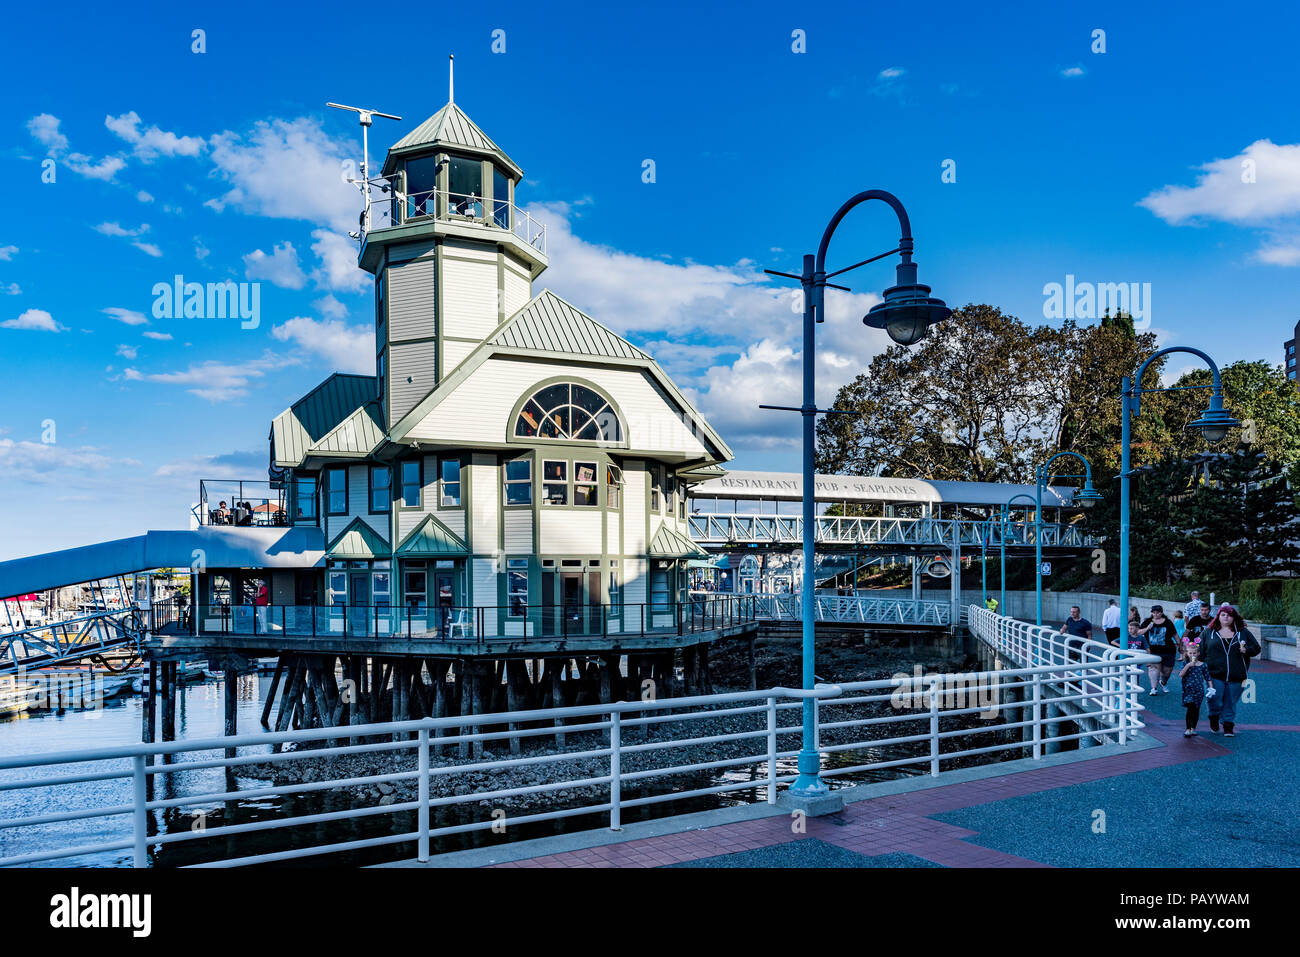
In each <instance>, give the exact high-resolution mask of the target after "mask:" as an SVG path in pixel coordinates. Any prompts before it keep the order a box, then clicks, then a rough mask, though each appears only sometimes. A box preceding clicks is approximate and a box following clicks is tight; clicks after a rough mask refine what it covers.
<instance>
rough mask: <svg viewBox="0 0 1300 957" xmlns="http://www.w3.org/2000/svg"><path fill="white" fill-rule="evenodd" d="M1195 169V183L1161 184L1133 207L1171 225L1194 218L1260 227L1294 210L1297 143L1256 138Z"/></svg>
mask: <svg viewBox="0 0 1300 957" xmlns="http://www.w3.org/2000/svg"><path fill="white" fill-rule="evenodd" d="M1199 169H1201V170H1202V173H1201V176H1200V177H1199V178H1198V179H1197V182H1196V185H1195V186H1164V187H1162V188H1160V189H1158V190H1156V191H1155V192H1153V193H1151V194H1150V195H1148V196H1146V197H1144V198H1143V199H1142V200H1141V201H1140V202H1139V203H1138V205H1139V206H1145V207H1146V208H1147V209H1149V210H1151V212H1153V213H1155V214H1156V215H1157V216H1159V217H1160V218H1161V219H1163V220H1164V221H1165V222H1167V223H1170V224H1172V225H1175V226H1177V225H1180V224H1182V223H1185V222H1188V221H1189V220H1192V219H1194V218H1196V217H1204V218H1206V219H1213V220H1220V221H1223V222H1229V223H1241V224H1247V225H1260V224H1264V223H1268V222H1270V221H1272V220H1275V219H1277V218H1279V217H1284V216H1294V215H1296V214H1300V143H1298V144H1292V145H1281V146H1279V145H1277V144H1275V143H1272V142H1271V141H1269V140H1256V141H1255V142H1254V143H1251V144H1250V145H1249V146H1247V147H1246V148H1245V149H1244V150H1242V152H1241V153H1239V154H1238V155H1236V156H1230V157H1228V158H1227V159H1216V160H1211V161H1210V162H1208V163H1205V164H1203V165H1201V166H1200V167H1199ZM1249 174H1253V175H1249ZM1251 179H1253V180H1254V181H1253V182H1250V181H1249V180H1251Z"/></svg>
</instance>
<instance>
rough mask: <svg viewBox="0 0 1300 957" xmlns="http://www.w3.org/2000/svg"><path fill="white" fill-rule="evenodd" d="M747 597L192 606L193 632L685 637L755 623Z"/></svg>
mask: <svg viewBox="0 0 1300 957" xmlns="http://www.w3.org/2000/svg"><path fill="white" fill-rule="evenodd" d="M757 612H758V607H757V601H756V599H755V597H754V596H752V595H716V596H707V597H705V596H699V597H692V598H690V599H686V600H683V601H665V602H625V603H622V604H586V603H584V604H570V605H564V604H559V605H523V604H513V605H442V606H425V605H411V606H408V607H398V606H395V605H386V604H370V605H344V604H337V605H271V604H267V605H251V604H237V605H230V604H208V605H200V606H199V607H198V630H199V632H200V633H201V634H222V635H284V636H288V637H297V638H329V637H335V638H406V639H417V638H418V639H426V640H433V641H472V642H486V641H494V640H518V639H521V638H522V639H547V638H555V639H569V638H584V637H585V638H595V637H610V636H627V635H686V634H696V633H698V632H703V631H716V630H719V629H725V628H730V627H733V626H736V625H743V624H746V623H748V622H752V621H755V620H757Z"/></svg>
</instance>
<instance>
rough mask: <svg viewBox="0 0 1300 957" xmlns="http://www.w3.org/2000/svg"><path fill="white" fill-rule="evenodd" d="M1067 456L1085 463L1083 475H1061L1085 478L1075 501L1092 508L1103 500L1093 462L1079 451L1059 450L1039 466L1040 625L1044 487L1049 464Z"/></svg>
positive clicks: (1037, 608)
mask: <svg viewBox="0 0 1300 957" xmlns="http://www.w3.org/2000/svg"><path fill="white" fill-rule="evenodd" d="M1065 456H1071V457H1073V458H1076V459H1078V460H1079V461H1080V462H1082V463H1083V469H1084V471H1083V475H1062V476H1061V478H1081V479H1083V480H1084V482H1083V488H1082V489H1080V490H1079V493H1078V494H1077V495H1075V496H1074V501H1075V502H1076V503H1077V504H1078V505H1079V506H1080V507H1081V508H1092V506H1094V505H1096V504H1097V503H1098V502H1100V501H1101V493H1100V492H1098V491H1097V490H1096V489H1095V488H1093V487H1092V463H1091V462H1089V461H1088V460H1087V459H1085V458H1084V457H1083V456H1082V455H1080V454H1079V453H1078V452H1057V453H1056V454H1055V455H1053V456H1052V457H1051V458H1050V459H1048V460H1047V461H1046V462H1044V463H1043V464H1042V465H1040V466H1039V467H1038V484H1037V485H1036V486H1035V488H1034V490H1035V493H1036V494H1037V496H1038V498H1037V502H1036V510H1035V512H1034V565H1035V566H1036V567H1035V568H1034V572H1035V576H1034V607H1035V620H1036V622H1037V623H1038V624H1039V625H1041V624H1042V623H1043V489H1044V488H1045V487H1046V485H1047V468H1048V466H1050V465H1051V464H1052V463H1053V462H1055V461H1056V460H1057V459H1059V458H1063V457H1065Z"/></svg>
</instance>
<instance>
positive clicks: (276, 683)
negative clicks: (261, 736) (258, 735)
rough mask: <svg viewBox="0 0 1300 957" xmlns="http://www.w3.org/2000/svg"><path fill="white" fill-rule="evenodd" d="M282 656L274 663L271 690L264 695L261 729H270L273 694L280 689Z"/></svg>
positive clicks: (273, 702)
mask: <svg viewBox="0 0 1300 957" xmlns="http://www.w3.org/2000/svg"><path fill="white" fill-rule="evenodd" d="M284 657H285V656H284V655H283V654H282V655H280V657H279V658H277V659H276V662H275V677H273V678H272V679H271V690H270V691H268V692H267V694H266V702H265V704H263V705H262V727H263V728H266V729H267V730H270V728H271V707H272V706H273V705H274V704H275V692H276V691H277V690H278V689H279V687H280V675H281V674H282V673H283V672H284Z"/></svg>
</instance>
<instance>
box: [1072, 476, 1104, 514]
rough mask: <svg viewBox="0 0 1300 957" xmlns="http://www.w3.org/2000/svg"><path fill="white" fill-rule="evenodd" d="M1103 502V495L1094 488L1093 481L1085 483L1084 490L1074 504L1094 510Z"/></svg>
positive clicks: (1078, 494)
mask: <svg viewBox="0 0 1300 957" xmlns="http://www.w3.org/2000/svg"><path fill="white" fill-rule="evenodd" d="M1100 501H1101V493H1100V492H1098V491H1097V490H1096V489H1095V488H1093V487H1092V479H1088V480H1087V481H1086V482H1084V483H1083V488H1082V489H1080V490H1079V491H1078V493H1077V494H1076V495H1075V496H1074V504H1075V505H1077V506H1079V508H1092V507H1093V506H1094V505H1096V504H1097V503H1098V502H1100Z"/></svg>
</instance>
